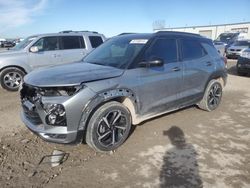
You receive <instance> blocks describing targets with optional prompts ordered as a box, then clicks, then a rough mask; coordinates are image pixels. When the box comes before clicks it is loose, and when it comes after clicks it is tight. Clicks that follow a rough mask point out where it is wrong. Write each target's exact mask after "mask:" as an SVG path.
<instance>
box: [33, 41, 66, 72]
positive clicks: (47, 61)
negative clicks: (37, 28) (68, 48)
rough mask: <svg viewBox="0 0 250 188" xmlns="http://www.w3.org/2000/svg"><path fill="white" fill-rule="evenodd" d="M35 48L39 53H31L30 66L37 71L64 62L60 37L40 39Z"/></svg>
mask: <svg viewBox="0 0 250 188" xmlns="http://www.w3.org/2000/svg"><path fill="white" fill-rule="evenodd" d="M33 46H36V47H37V48H38V50H39V51H38V52H34V53H33V52H29V56H28V58H29V64H30V66H31V67H32V68H33V69H35V68H39V67H45V66H52V65H58V64H60V63H61V61H62V57H61V54H60V49H59V41H58V37H56V36H50V37H43V38H40V39H39V40H38V41H37V42H36V43H35V44H33Z"/></svg>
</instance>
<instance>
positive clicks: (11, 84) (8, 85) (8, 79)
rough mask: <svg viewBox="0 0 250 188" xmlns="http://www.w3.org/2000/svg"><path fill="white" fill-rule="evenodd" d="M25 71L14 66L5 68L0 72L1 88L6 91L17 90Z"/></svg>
mask: <svg viewBox="0 0 250 188" xmlns="http://www.w3.org/2000/svg"><path fill="white" fill-rule="evenodd" d="M24 75H25V73H24V72H23V71H22V70H20V69H18V68H15V67H9V68H5V69H4V70H3V71H2V72H1V74H0V81H1V86H2V88H4V89H6V90H8V91H18V89H19V87H20V85H21V83H22V82H23V77H24Z"/></svg>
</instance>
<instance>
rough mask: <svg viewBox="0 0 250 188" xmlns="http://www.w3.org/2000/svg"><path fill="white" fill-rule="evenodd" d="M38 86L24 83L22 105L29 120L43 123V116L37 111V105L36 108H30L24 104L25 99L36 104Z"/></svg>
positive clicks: (21, 92)
mask: <svg viewBox="0 0 250 188" xmlns="http://www.w3.org/2000/svg"><path fill="white" fill-rule="evenodd" d="M36 90H37V89H36V88H34V87H32V86H28V85H26V84H23V85H22V89H21V91H20V95H21V101H22V107H23V112H24V115H25V117H26V118H27V119H29V121H31V122H32V123H33V124H36V125H37V124H41V123H42V121H41V118H40V116H39V115H38V113H37V111H36V107H35V105H34V108H32V109H30V108H28V107H27V106H25V105H24V103H25V101H27V100H28V101H29V102H30V103H31V104H34V103H35V102H36V101H37V99H38V96H37V92H36Z"/></svg>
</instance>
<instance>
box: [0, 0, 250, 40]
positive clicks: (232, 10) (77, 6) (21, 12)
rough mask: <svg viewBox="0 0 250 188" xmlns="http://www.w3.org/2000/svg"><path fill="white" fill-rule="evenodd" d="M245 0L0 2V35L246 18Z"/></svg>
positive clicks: (114, 30)
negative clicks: (156, 22) (161, 22)
mask: <svg viewBox="0 0 250 188" xmlns="http://www.w3.org/2000/svg"><path fill="white" fill-rule="evenodd" d="M249 7H250V0H238V1H236V0H220V1H218V0H199V1H198V0H179V1H178V0H105V1H104V0H71V1H70V0H0V38H4V37H5V38H13V37H26V36H29V35H33V34H38V33H50V32H58V31H62V30H93V31H98V32H100V33H103V34H105V35H106V36H107V37H110V36H113V35H116V34H119V33H122V32H152V28H153V27H152V24H153V22H154V21H156V20H164V22H165V26H166V27H179V26H193V25H209V24H221V23H234V22H245V21H250V8H249Z"/></svg>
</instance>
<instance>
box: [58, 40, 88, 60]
mask: <svg viewBox="0 0 250 188" xmlns="http://www.w3.org/2000/svg"><path fill="white" fill-rule="evenodd" d="M60 46H61V47H60V48H61V51H60V55H61V57H62V61H61V63H62V64H65V63H72V62H76V61H80V60H82V59H83V57H84V56H85V55H86V54H87V51H86V45H85V41H84V39H83V36H60Z"/></svg>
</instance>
